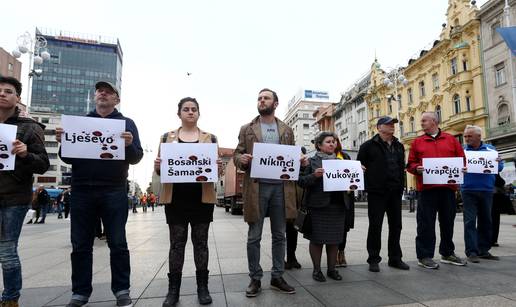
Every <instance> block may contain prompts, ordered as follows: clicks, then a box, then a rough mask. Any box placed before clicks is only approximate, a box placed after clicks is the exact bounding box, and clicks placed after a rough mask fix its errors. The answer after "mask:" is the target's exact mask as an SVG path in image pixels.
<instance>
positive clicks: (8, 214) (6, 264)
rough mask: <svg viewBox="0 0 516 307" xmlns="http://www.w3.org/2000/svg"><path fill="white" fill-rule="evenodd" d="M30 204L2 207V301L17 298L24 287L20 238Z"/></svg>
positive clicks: (0, 226) (0, 251)
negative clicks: (19, 252)
mask: <svg viewBox="0 0 516 307" xmlns="http://www.w3.org/2000/svg"><path fill="white" fill-rule="evenodd" d="M27 210H29V205H28V204H27V205H22V206H12V207H0V230H1V231H0V263H1V264H2V275H3V278H4V291H3V293H2V301H9V300H17V299H18V297H20V290H21V288H22V273H21V263H20V258H19V257H18V238H20V232H21V228H22V225H23V220H24V219H25V215H26V214H27Z"/></svg>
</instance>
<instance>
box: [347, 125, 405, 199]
mask: <svg viewBox="0 0 516 307" xmlns="http://www.w3.org/2000/svg"><path fill="white" fill-rule="evenodd" d="M381 142H382V139H380V135H378V134H377V135H375V136H374V137H373V138H372V139H370V140H368V141H366V142H365V143H364V144H362V146H360V149H359V151H358V156H357V160H359V161H360V163H362V165H363V166H365V167H366V170H365V172H364V180H365V189H366V191H367V192H368V193H371V192H373V193H382V192H385V191H386V189H387V180H388V177H387V174H388V165H387V149H386V148H385V146H384V145H383V144H382V143H381ZM391 146H393V149H394V150H395V153H396V158H397V159H396V160H397V163H398V168H399V174H398V176H399V178H400V180H399V182H400V183H401V184H400V185H399V189H400V192H401V191H402V190H403V186H404V182H405V147H404V146H403V144H401V143H400V142H399V141H398V139H396V138H394V140H393V142H392V145H391Z"/></svg>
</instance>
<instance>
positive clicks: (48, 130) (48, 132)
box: [44, 129, 56, 135]
mask: <svg viewBox="0 0 516 307" xmlns="http://www.w3.org/2000/svg"><path fill="white" fill-rule="evenodd" d="M44 134H45V135H55V134H56V131H55V130H53V129H52V130H50V129H45V132H44Z"/></svg>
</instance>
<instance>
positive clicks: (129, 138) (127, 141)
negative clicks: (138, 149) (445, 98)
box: [120, 131, 133, 147]
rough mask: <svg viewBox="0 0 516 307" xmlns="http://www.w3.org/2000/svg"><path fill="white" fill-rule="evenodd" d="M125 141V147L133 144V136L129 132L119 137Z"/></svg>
mask: <svg viewBox="0 0 516 307" xmlns="http://www.w3.org/2000/svg"><path fill="white" fill-rule="evenodd" d="M120 136H121V137H122V138H123V139H124V140H125V147H127V146H129V145H131V144H132V143H133V134H132V133H131V132H129V131H125V132H122V134H121V135H120Z"/></svg>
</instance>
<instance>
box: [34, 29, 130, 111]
mask: <svg viewBox="0 0 516 307" xmlns="http://www.w3.org/2000/svg"><path fill="white" fill-rule="evenodd" d="M36 36H43V37H44V38H45V39H46V40H47V49H48V52H50V54H51V58H50V60H48V61H44V62H43V64H41V65H35V67H34V69H42V70H43V73H42V74H41V76H39V77H37V76H34V77H33V81H32V97H31V111H36V112H37V111H43V112H52V113H59V114H67V115H85V114H86V113H87V111H88V110H92V109H93V108H94V107H95V102H94V100H93V97H94V94H95V83H96V82H97V81H99V80H105V81H110V82H112V83H113V84H116V86H117V87H118V88H119V89H120V93H121V85H122V64H123V61H122V59H123V53H122V48H121V46H120V42H119V41H118V40H117V39H112V38H106V37H101V36H93V35H84V34H69V33H64V32H62V31H57V32H52V31H49V30H42V29H36Z"/></svg>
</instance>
